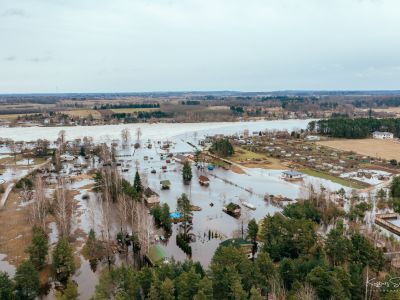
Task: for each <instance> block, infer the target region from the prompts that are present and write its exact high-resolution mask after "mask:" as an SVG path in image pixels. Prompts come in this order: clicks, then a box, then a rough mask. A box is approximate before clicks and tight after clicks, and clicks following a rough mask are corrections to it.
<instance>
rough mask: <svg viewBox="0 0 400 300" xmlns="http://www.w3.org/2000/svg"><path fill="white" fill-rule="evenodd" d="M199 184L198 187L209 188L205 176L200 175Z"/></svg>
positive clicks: (208, 182)
mask: <svg viewBox="0 0 400 300" xmlns="http://www.w3.org/2000/svg"><path fill="white" fill-rule="evenodd" d="M199 183H200V185H203V186H209V185H210V179H208V177H207V176H204V175H200V177H199Z"/></svg>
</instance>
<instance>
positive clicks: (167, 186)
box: [160, 180, 171, 190]
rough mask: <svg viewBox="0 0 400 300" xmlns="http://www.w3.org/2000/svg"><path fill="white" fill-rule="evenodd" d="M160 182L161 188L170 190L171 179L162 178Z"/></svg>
mask: <svg viewBox="0 0 400 300" xmlns="http://www.w3.org/2000/svg"><path fill="white" fill-rule="evenodd" d="M160 184H161V188H162V189H163V190H169V189H170V187H171V181H169V180H161V181H160Z"/></svg>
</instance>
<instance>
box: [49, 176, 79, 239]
mask: <svg viewBox="0 0 400 300" xmlns="http://www.w3.org/2000/svg"><path fill="white" fill-rule="evenodd" d="M53 211H54V217H55V219H56V223H57V227H58V231H59V232H60V235H61V236H65V237H68V236H69V235H70V233H71V228H72V217H73V213H74V203H73V199H70V198H69V197H68V193H67V189H66V185H65V181H64V179H62V178H60V179H59V180H58V182H57V187H56V195H55V197H54V203H53Z"/></svg>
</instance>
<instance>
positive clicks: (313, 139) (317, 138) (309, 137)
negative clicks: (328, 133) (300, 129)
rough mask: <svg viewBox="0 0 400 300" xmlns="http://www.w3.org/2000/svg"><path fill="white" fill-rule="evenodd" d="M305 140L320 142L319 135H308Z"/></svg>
mask: <svg viewBox="0 0 400 300" xmlns="http://www.w3.org/2000/svg"><path fill="white" fill-rule="evenodd" d="M304 139H305V140H306V141H319V140H320V137H319V136H318V135H307V136H306V137H305V138H304Z"/></svg>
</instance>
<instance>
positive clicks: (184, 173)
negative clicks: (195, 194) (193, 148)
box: [182, 161, 193, 183]
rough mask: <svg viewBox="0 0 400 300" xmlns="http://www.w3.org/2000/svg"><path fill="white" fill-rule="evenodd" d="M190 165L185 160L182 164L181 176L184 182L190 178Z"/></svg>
mask: <svg viewBox="0 0 400 300" xmlns="http://www.w3.org/2000/svg"><path fill="white" fill-rule="evenodd" d="M192 177H193V175H192V167H191V166H190V163H189V162H188V161H186V162H185V163H184V165H183V169H182V178H183V181H184V182H185V183H187V182H189V181H191V180H192Z"/></svg>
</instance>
